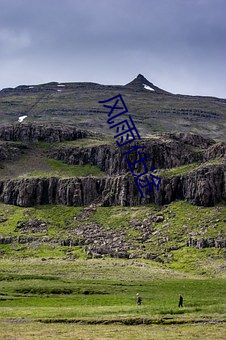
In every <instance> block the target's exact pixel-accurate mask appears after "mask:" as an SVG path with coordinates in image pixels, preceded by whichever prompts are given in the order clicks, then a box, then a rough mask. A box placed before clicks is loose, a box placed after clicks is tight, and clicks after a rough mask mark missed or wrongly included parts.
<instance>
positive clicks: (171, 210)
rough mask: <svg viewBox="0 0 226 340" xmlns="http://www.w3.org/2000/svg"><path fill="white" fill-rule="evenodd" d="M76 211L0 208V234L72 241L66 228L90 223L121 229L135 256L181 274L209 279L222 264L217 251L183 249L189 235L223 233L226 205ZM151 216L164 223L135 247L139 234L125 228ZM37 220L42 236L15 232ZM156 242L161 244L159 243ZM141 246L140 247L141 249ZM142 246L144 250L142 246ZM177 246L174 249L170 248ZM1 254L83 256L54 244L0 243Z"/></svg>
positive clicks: (80, 250)
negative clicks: (155, 260) (81, 218)
mask: <svg viewBox="0 0 226 340" xmlns="http://www.w3.org/2000/svg"><path fill="white" fill-rule="evenodd" d="M82 211H83V208H82V207H65V206H49V205H42V206H38V207H33V208H21V207H15V206H7V205H4V204H0V219H6V220H5V221H4V220H3V222H1V223H0V226H1V228H0V236H2V237H7V236H29V235H30V236H33V237H54V238H60V239H73V238H74V236H71V235H73V234H72V230H73V229H75V230H76V228H77V227H78V225H79V224H82V223H84V224H85V223H89V222H96V223H99V224H101V225H102V226H104V227H106V228H110V230H115V229H120V230H125V231H126V235H127V236H126V237H127V239H128V240H129V241H130V242H131V243H132V244H134V245H135V246H136V250H135V251H134V250H133V252H135V253H136V254H137V255H138V256H142V255H144V254H148V253H152V254H156V255H158V257H159V258H160V259H161V260H162V261H163V262H164V263H165V264H166V265H167V266H168V267H169V268H176V269H179V270H182V271H186V272H196V273H200V274H204V273H206V274H208V275H212V276H215V275H217V276H222V275H225V272H224V271H222V268H223V264H224V251H223V249H216V248H205V249H196V248H189V247H186V246H185V245H186V242H187V240H188V239H189V238H190V234H189V233H193V236H192V237H193V238H208V237H217V235H218V234H221V235H225V222H224V220H225V218H226V206H225V205H223V204H222V205H218V206H216V207H210V208H202V207H196V206H192V205H190V204H188V203H186V202H183V201H177V202H172V203H171V204H169V205H168V206H165V207H163V208H162V209H160V208H159V207H157V206H155V205H148V206H140V207H98V208H97V210H96V212H92V213H91V214H90V215H89V217H88V218H86V219H85V220H84V221H78V220H75V219H74V216H76V215H78V214H81V212H82ZM154 214H160V215H162V216H164V218H165V220H164V221H163V222H160V223H155V224H153V225H152V229H153V234H152V236H151V242H147V243H145V244H141V243H139V242H138V241H137V237H139V236H141V235H142V232H141V231H140V230H137V229H136V228H135V227H133V224H132V225H131V222H132V221H138V222H139V221H140V222H142V221H143V220H144V219H145V218H148V217H150V216H152V215H154ZM30 218H37V219H40V220H41V221H43V222H46V223H47V226H48V228H47V230H46V231H44V232H37V233H35V232H32V231H29V230H28V231H27V232H26V233H25V234H24V233H22V232H21V230H20V229H16V226H17V223H18V222H19V221H28V220H29V219H30ZM159 240H163V242H162V243H161V244H159ZM141 245H142V247H141ZM144 245H145V247H144ZM176 246H179V249H178V250H171V249H172V248H173V247H176ZM1 250H2V254H3V255H4V254H5V256H16V257H21V256H25V255H26V256H38V257H56V258H62V257H63V258H70V257H75V258H76V257H84V256H85V254H84V252H83V247H78V246H76V247H69V246H64V247H63V246H60V245H59V243H54V244H48V243H47V244H46V243H40V244H37V245H36V246H35V247H34V246H32V244H30V245H27V246H26V245H24V244H17V243H13V244H5V245H3V244H2V245H1Z"/></svg>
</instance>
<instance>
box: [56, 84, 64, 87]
mask: <svg viewBox="0 0 226 340" xmlns="http://www.w3.org/2000/svg"><path fill="white" fill-rule="evenodd" d="M57 86H59V87H64V86H65V85H64V84H58V85H57Z"/></svg>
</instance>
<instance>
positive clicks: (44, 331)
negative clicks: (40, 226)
mask: <svg viewBox="0 0 226 340" xmlns="http://www.w3.org/2000/svg"><path fill="white" fill-rule="evenodd" d="M0 267H1V276H0V319H1V320H0V324H1V336H4V337H3V338H5V339H7V338H10V337H11V338H13V337H14V338H15V339H30V338H32V339H36V338H38V337H41V338H54V337H55V338H57V339H61V338H62V339H63V338H64V337H69V338H71V339H133V338H134V337H136V338H138V339H143V338H144V339H154V338H157V339H165V336H166V334H167V336H168V338H169V339H171V338H173V334H174V335H175V336H174V338H175V337H176V339H177V338H178V339H179V338H181V337H183V336H187V337H185V338H186V339H190V338H191V339H192V337H195V336H199V338H203V339H204V337H207V336H208V338H209V339H214V335H215V339H223V338H224V334H225V333H224V332H225V321H226V308H225V306H226V291H225V284H226V280H225V279H220V278H218V279H210V278H208V277H201V276H197V275H192V274H183V273H181V272H175V271H173V270H170V269H167V268H166V267H164V266H162V265H161V264H158V263H154V262H152V261H145V260H119V259H118V260H117V259H105V260H82V259H79V260H75V261H69V260H63V259H47V260H45V261H43V260H42V259H37V258H36V259H35V258H33V259H32V258H28V259H15V258H5V259H4V258H3V259H1V260H0ZM137 292H139V293H140V294H141V295H142V298H143V304H142V306H139V307H138V306H137V305H136V293H137ZM179 293H181V294H182V295H183V296H184V307H183V308H180V309H179V308H178V306H177V303H178V294H179ZM200 332H201V335H199V334H200ZM216 335H217V337H216ZM0 338H1V337H0Z"/></svg>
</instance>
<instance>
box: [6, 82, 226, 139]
mask: <svg viewBox="0 0 226 340" xmlns="http://www.w3.org/2000/svg"><path fill="white" fill-rule="evenodd" d="M57 89H58V88H57V85H56V86H55V88H52V89H51V91H50V92H48V93H44V92H43V90H41V89H40V92H39V93H38V92H37V93H36V94H35V93H29V91H28V92H26V93H21V92H20V93H19V92H18V95H16V93H14V95H5V96H3V97H0V114H1V117H2V122H3V123H4V122H9V121H10V122H16V121H17V119H18V117H19V116H20V115H23V114H27V115H28V119H27V122H28V121H36V122H37V121H40V122H63V123H67V124H75V122H76V125H77V126H79V127H81V128H88V129H90V130H95V131H99V132H101V133H105V134H109V133H110V134H111V133H112V132H111V131H110V130H109V128H108V124H107V113H105V112H106V110H105V109H103V107H102V106H101V104H99V103H98V101H99V100H105V99H108V98H111V97H113V96H115V95H117V94H118V93H121V94H122V95H123V98H124V100H125V102H126V105H127V107H128V110H129V113H130V114H131V115H132V117H133V119H134V121H135V123H136V127H137V128H138V130H139V132H140V134H141V136H142V137H144V136H145V135H147V134H149V133H151V132H153V131H189V132H191V131H192V132H195V133H201V134H203V135H206V136H211V137H213V138H216V139H224V140H225V129H226V123H225V114H226V111H225V103H224V101H222V100H218V99H217V98H207V97H195V96H193V97H192V96H173V95H172V96H166V95H156V94H154V93H150V91H143V92H136V90H129V89H128V88H123V87H120V88H118V87H115V88H114V87H112V86H105V87H104V86H102V87H96V89H95V88H92V89H91V88H88V87H85V86H83V87H79V86H77V85H76V84H74V86H71V87H70V88H67V87H66V88H64V89H62V91H61V92H57ZM181 109H184V110H185V111H181ZM191 109H193V110H203V111H205V112H209V113H216V114H219V116H214V115H213V116H211V117H206V116H205V114H204V116H203V117H201V116H200V115H199V113H197V114H196V115H195V116H193V115H192V114H191V113H188V112H189V110H191ZM15 112H16V114H15ZM207 120H208V124H206V121H207Z"/></svg>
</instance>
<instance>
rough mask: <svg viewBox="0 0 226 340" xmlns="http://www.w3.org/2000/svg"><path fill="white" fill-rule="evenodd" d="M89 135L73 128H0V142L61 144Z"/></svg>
mask: <svg viewBox="0 0 226 340" xmlns="http://www.w3.org/2000/svg"><path fill="white" fill-rule="evenodd" d="M90 135H91V133H89V132H87V131H81V130H78V129H77V128H75V127H74V126H72V127H70V126H54V125H51V126H48V125H40V124H39V125H38V124H24V123H23V124H14V125H7V126H2V127H0V140H4V141H22V142H28V141H29V142H38V141H44V142H49V143H52V142H63V141H66V140H76V139H78V138H85V137H87V136H90Z"/></svg>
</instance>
